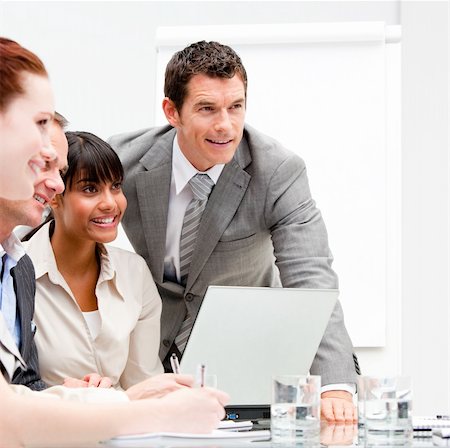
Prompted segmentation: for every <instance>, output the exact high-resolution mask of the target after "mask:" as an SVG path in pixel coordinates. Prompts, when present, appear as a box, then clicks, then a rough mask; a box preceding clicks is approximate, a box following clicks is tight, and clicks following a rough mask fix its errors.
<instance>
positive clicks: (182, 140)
mask: <svg viewBox="0 0 450 448" xmlns="http://www.w3.org/2000/svg"><path fill="white" fill-rule="evenodd" d="M187 92H188V94H187V96H186V99H185V101H184V103H183V106H182V107H181V110H180V111H178V110H177V109H176V107H175V105H174V104H173V102H172V101H171V100H170V99H168V98H166V99H165V100H164V103H163V108H164V112H165V114H166V117H167V119H168V121H169V123H170V124H171V125H172V126H173V127H175V128H176V129H177V138H178V144H179V146H180V149H181V151H182V152H183V154H184V155H185V157H186V158H187V159H188V160H189V161H190V162H191V164H192V165H193V166H194V167H195V168H197V169H198V170H199V171H206V170H208V169H209V168H211V167H212V166H214V165H218V164H222V163H228V162H229V161H230V160H231V159H232V158H233V156H234V153H235V152H236V149H237V147H238V145H239V143H240V141H241V139H242V134H243V130H244V119H245V87H244V83H243V81H242V79H241V77H240V76H239V75H235V76H233V77H232V78H218V77H210V76H206V75H203V74H199V75H195V76H193V77H192V78H191V79H190V81H189V83H188V85H187Z"/></svg>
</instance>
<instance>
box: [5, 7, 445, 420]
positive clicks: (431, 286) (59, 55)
mask: <svg viewBox="0 0 450 448" xmlns="http://www.w3.org/2000/svg"><path fill="white" fill-rule="evenodd" d="M354 20H356V21H378V20H381V21H384V22H386V24H388V25H396V24H400V25H401V26H402V117H403V118H402V160H401V162H402V170H401V171H402V176H401V184H402V200H401V215H402V227H401V235H402V237H401V247H402V250H401V286H402V288H401V292H400V294H399V296H398V297H397V298H396V300H394V301H393V302H392V303H388V304H387V315H386V322H387V331H386V345H385V347H380V348H359V349H358V350H357V351H358V354H359V356H360V362H361V365H362V369H363V373H381V372H394V373H399V372H403V373H405V374H410V375H412V377H413V380H414V385H415V387H414V390H415V399H414V403H415V404H414V406H415V413H416V414H425V413H432V412H437V413H448V412H449V411H450V403H449V389H450V355H449V352H450V305H449V298H450V296H449V289H450V288H449V271H450V265H449V209H450V204H449V163H448V162H449V158H448V119H449V117H448V50H449V43H448V24H449V18H448V3H447V2H428V1H427V2H400V1H395V2H383V1H368V2H340V1H332V2H321V1H309V2H300V1H291V2H258V1H250V2H188V1H183V2H168V1H166V2H136V3H131V2H130V3H128V2H112V3H110V2H70V3H69V2H67V3H66V2H31V3H26V2H2V3H1V4H0V32H1V34H2V35H5V36H8V37H11V38H13V39H16V40H18V41H19V42H20V43H22V44H23V45H25V46H27V47H29V48H30V49H32V50H34V51H36V53H38V54H39V55H40V56H41V57H42V59H43V60H44V62H45V63H46V64H47V67H48V69H49V72H50V74H51V77H52V82H53V86H54V88H55V93H56V97H57V108H58V110H60V111H61V112H62V113H63V114H65V115H67V117H68V118H69V120H70V121H71V122H72V127H71V128H72V129H83V130H90V131H92V132H94V133H97V134H99V135H100V136H102V137H108V136H109V135H110V134H113V133H117V132H121V131H127V130H132V129H137V128H141V127H147V126H149V125H151V124H152V123H153V120H154V102H155V97H154V83H155V72H154V65H155V60H156V59H155V53H154V44H155V32H156V27H157V26H164V25H166V26H174V25H211V24H232V23H244V24H245V23H298V22H321V21H325V22H330V21H337V22H339V21H354ZM279 113H282V111H279ZM274 137H278V138H279V136H276V135H274ZM367 312H370V310H367Z"/></svg>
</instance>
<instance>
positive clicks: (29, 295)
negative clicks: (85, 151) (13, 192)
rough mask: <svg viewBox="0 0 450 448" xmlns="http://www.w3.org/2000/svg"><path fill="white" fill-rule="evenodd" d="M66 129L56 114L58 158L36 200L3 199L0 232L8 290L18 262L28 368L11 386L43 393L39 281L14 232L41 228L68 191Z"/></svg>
mask: <svg viewBox="0 0 450 448" xmlns="http://www.w3.org/2000/svg"><path fill="white" fill-rule="evenodd" d="M63 126H64V118H63V117H62V116H60V115H59V114H56V117H55V120H54V122H53V124H52V129H51V131H50V136H51V141H52V145H53V147H54V148H55V149H56V153H57V158H56V159H55V160H53V161H51V162H47V165H46V166H45V168H44V169H43V171H42V172H41V174H40V175H39V176H40V181H39V180H38V183H37V184H36V186H35V193H34V196H33V198H32V199H29V200H25V201H8V200H6V199H2V198H0V219H1V222H2V226H1V229H0V255H1V258H0V263H1V268H2V276H1V277H0V287H2V286H3V287H4V286H5V285H3V284H2V283H4V282H3V280H5V278H6V276H5V268H6V266H8V263H9V262H11V260H14V262H15V263H16V264H15V266H14V267H12V269H11V270H10V273H11V278H12V286H13V291H11V296H12V299H15V302H16V316H15V318H14V317H13V318H12V319H13V321H15V331H14V332H13V333H15V345H16V346H17V347H19V351H20V355H21V357H22V360H23V361H24V363H25V365H26V368H25V369H24V370H23V369H22V368H18V369H17V370H16V371H15V372H14V375H13V377H12V379H11V383H12V384H21V385H24V386H28V387H29V388H30V389H32V390H43V389H45V388H46V387H47V386H46V384H45V383H44V382H43V381H42V380H41V376H40V373H39V360H38V354H37V350H36V345H35V343H34V333H35V330H36V328H35V326H34V323H33V321H32V319H33V314H34V295H35V291H36V281H35V275H34V268H33V264H32V262H31V260H30V257H29V256H28V255H26V254H25V251H24V250H23V248H22V246H21V244H20V241H19V240H18V238H17V237H16V236H15V235H14V233H13V229H14V228H15V227H16V226H17V225H19V224H23V225H27V226H31V227H36V226H37V225H39V224H40V223H41V220H42V213H43V212H44V210H45V207H46V206H47V205H48V203H49V202H50V201H51V200H52V199H53V198H54V196H55V195H56V194H58V193H62V191H63V190H64V184H63V182H62V179H61V174H60V173H61V171H63V170H65V169H66V166H67V147H68V145H67V140H66V137H65V135H64V131H63ZM7 257H10V261H9V262H7V261H6V260H7ZM5 295H6V294H5ZM2 302H3V301H2ZM2 305H3V303H2ZM10 312H11V308H9V310H8V311H5V308H4V307H1V310H0V313H2V317H3V318H5V321H7V320H8V318H9V316H7V315H6V314H5V313H10ZM12 346H14V344H12ZM0 367H2V366H0Z"/></svg>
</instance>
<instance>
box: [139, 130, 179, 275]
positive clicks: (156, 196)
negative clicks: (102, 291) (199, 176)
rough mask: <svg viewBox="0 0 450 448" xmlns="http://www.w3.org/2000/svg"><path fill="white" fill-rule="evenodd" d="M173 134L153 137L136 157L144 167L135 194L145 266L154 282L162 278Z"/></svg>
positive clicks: (173, 132)
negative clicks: (144, 252) (141, 153)
mask: <svg viewBox="0 0 450 448" xmlns="http://www.w3.org/2000/svg"><path fill="white" fill-rule="evenodd" d="M174 136H175V130H171V131H169V132H168V133H166V134H165V135H163V136H162V137H161V138H159V139H158V140H157V142H156V143H155V144H154V145H153V146H152V147H151V149H150V150H149V151H148V152H147V153H146V154H145V155H144V156H143V157H142V158H141V160H140V162H141V163H142V165H143V166H144V167H145V168H146V169H147V171H144V172H142V173H139V174H138V175H137V176H136V190H137V198H138V202H139V210H140V213H141V217H142V227H143V232H144V235H145V240H146V243H147V248H148V254H149V260H150V266H149V268H150V270H151V272H152V274H153V277H154V278H155V280H156V281H158V282H162V280H163V275H164V272H163V271H164V256H165V249H166V228H167V212H168V207H169V193H170V181H171V175H172V145H173V139H174Z"/></svg>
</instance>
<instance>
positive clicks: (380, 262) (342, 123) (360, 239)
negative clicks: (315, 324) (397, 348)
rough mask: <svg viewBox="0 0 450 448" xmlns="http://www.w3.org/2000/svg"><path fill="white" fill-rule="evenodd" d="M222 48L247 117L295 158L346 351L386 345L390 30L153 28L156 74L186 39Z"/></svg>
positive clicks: (394, 118) (395, 89)
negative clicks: (301, 166) (336, 294)
mask: <svg viewBox="0 0 450 448" xmlns="http://www.w3.org/2000/svg"><path fill="white" fill-rule="evenodd" d="M199 40H217V41H219V42H221V43H224V44H228V45H230V46H232V47H233V48H234V49H235V50H236V51H237V53H238V54H239V55H240V56H241V58H242V61H243V63H244V65H245V67H246V70H247V73H248V79H249V83H248V105H247V118H246V121H247V122H248V123H249V124H251V125H252V126H255V127H256V128H258V129H260V130H261V131H262V132H264V133H266V134H269V135H271V136H272V137H274V138H276V139H278V140H279V141H280V142H282V143H283V144H284V145H285V146H286V147H287V148H289V149H290V150H292V151H294V152H296V153H297V154H299V155H300V156H301V157H302V158H303V159H304V160H305V162H306V166H307V169H308V175H309V179H310V186H311V191H312V194H313V197H314V198H315V200H316V202H317V205H318V207H319V208H320V210H321V211H322V214H323V217H324V219H325V223H326V225H327V229H328V233H329V241H330V247H331V249H332V252H333V255H334V258H335V261H334V265H333V266H334V269H335V270H336V272H337V273H338V275H339V281H340V288H339V289H340V300H341V302H342V305H343V307H344V312H345V321H346V325H347V328H348V330H349V333H350V336H351V338H352V340H353V343H354V345H355V346H357V347H379V346H384V345H385V332H386V317H385V313H386V301H387V300H390V298H393V297H396V296H397V297H398V294H399V293H400V266H399V252H400V230H399V229H400V218H401V215H400V213H401V207H400V162H399V161H400V68H399V67H400V44H399V43H398V42H399V27H385V24H384V23H381V22H355V23H317V24H288V25H286V24H283V25H249V26H245V25H239V26H235V25H233V26H214V27H209V26H208V27H161V28H158V30H157V39H156V45H157V67H156V70H157V74H156V86H155V89H156V95H155V97H156V104H155V112H156V113H155V117H156V123H155V124H165V123H166V120H165V118H164V116H163V114H162V110H161V101H162V99H163V85H164V70H165V66H166V64H167V62H168V60H169V59H170V57H171V56H172V54H173V53H174V52H175V51H177V50H179V49H181V48H183V47H185V46H186V45H188V44H189V43H192V42H195V41H199Z"/></svg>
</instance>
